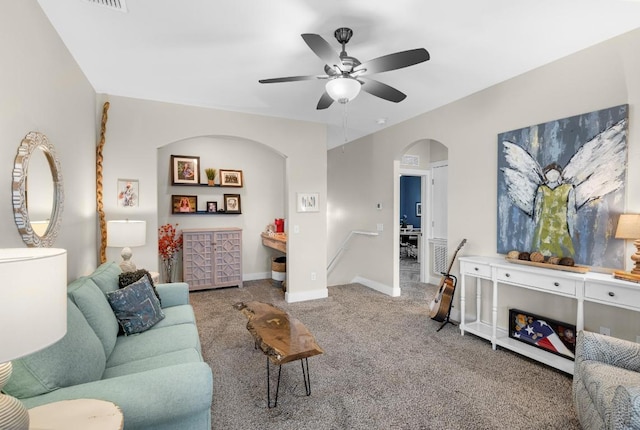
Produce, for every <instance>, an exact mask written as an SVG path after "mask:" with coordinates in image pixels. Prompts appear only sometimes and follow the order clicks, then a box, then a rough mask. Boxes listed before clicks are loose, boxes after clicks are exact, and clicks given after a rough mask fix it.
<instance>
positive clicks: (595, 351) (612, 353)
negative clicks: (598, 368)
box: [576, 331, 640, 372]
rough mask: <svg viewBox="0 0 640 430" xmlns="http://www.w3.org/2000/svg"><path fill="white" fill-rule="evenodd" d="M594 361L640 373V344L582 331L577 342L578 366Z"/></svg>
mask: <svg viewBox="0 0 640 430" xmlns="http://www.w3.org/2000/svg"><path fill="white" fill-rule="evenodd" d="M584 360H594V361H599V362H601V363H605V364H610V365H612V366H616V367H620V368H623V369H628V370H632V371H635V372H640V344H638V343H635V342H630V341H628V340H623V339H617V338H615V337H611V336H604V335H602V334H599V333H593V332H589V331H580V332H579V333H578V338H577V342H576V365H578V364H579V363H580V362H582V361H584Z"/></svg>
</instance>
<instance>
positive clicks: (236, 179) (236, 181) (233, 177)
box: [220, 169, 242, 187]
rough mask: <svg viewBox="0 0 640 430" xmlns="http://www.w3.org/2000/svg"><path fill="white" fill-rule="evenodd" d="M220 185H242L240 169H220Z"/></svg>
mask: <svg viewBox="0 0 640 430" xmlns="http://www.w3.org/2000/svg"><path fill="white" fill-rule="evenodd" d="M220 185H221V186H223V187H242V170H224V169H220Z"/></svg>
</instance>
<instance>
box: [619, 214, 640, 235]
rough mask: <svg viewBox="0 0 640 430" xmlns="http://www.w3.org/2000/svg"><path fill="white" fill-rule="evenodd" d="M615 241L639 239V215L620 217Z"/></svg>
mask: <svg viewBox="0 0 640 430" xmlns="http://www.w3.org/2000/svg"><path fill="white" fill-rule="evenodd" d="M616 239H633V240H636V239H640V214H622V215H620V218H619V219H618V228H617V229H616Z"/></svg>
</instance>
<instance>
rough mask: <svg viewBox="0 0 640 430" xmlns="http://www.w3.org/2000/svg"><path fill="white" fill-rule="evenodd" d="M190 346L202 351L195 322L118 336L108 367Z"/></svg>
mask: <svg viewBox="0 0 640 430" xmlns="http://www.w3.org/2000/svg"><path fill="white" fill-rule="evenodd" d="M189 348H194V349H196V350H197V351H198V352H200V351H201V348H200V338H199V337H198V329H197V327H196V326H195V325H194V324H179V325H174V326H170V327H163V328H159V329H153V330H147V331H145V332H143V333H140V334H137V335H135V336H118V340H117V341H116V347H115V348H113V352H112V353H111V355H110V356H109V359H108V360H107V367H114V366H118V365H120V364H123V363H128V362H130V361H135V360H141V359H144V358H149V357H153V356H156V355H160V354H166V353H168V352H172V351H179V350H181V349H189Z"/></svg>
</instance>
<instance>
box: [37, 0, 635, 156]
mask: <svg viewBox="0 0 640 430" xmlns="http://www.w3.org/2000/svg"><path fill="white" fill-rule="evenodd" d="M38 2H39V3H40V5H41V6H42V8H43V10H44V11H45V13H46V15H47V16H48V17H49V19H50V21H51V22H52V23H53V26H54V27H55V29H56V30H57V31H58V33H59V34H60V36H61V38H62V40H63V41H64V43H65V44H66V46H67V47H68V49H69V50H70V52H71V54H72V55H73V56H74V58H75V59H76V61H77V62H78V64H79V65H80V67H81V69H82V70H83V71H84V73H85V74H86V76H87V78H88V79H89V81H90V82H91V84H92V85H93V87H94V88H95V90H96V91H97V92H98V93H105V94H111V95H119V96H127V97H134V98H142V99H150V100H158V101H164V102H171V103H179V104H187V105H195V106H204V107H211V108H217V109H224V110H231V111H240V112H250V113H256V114H262V115H269V116H276V117H284V118H292V119H300V120H306V121H314V122H319V123H325V124H327V125H328V126H329V132H328V142H327V147H328V148H332V147H335V146H338V145H341V144H342V143H344V142H345V137H346V139H347V140H353V139H355V138H358V137H361V136H364V135H367V134H370V133H373V132H375V131H378V130H380V129H381V128H383V127H387V126H389V125H393V124H396V123H398V122H401V121H404V120H406V119H409V118H412V117H415V116H416V115H419V114H421V113H424V112H427V111H430V110H433V109H435V108H437V107H439V106H442V105H445V104H447V103H450V102H452V101H455V100H457V99H460V98H462V97H464V96H467V95H469V94H472V93H474V92H477V91H479V90H482V89H484V88H487V87H489V86H491V85H494V84H496V83H498V82H501V81H504V80H506V79H509V78H511V77H514V76H517V75H519V74H522V73H524V72H526V71H528V70H531V69H534V68H536V67H539V66H541V65H543V64H546V63H549V62H551V61H554V60H556V59H558V58H561V57H564V56H566V55H568V54H571V53H573V52H576V51H578V50H581V49H584V48H586V47H588V46H591V45H594V44H596V43H598V42H601V41H603V40H606V39H609V38H611V37H614V36H616V35H619V34H622V33H625V32H627V31H630V30H632V29H635V28H638V27H640V2H639V1H632V0H446V1H445V0H439V1H436V0H398V1H393V2H392V1H388V0H386V1H382V0H322V1H321V0H272V1H265V0H230V1H214V0H126V6H127V9H128V12H127V13H122V12H117V11H113V10H110V9H107V8H105V7H101V6H96V5H93V4H90V3H88V2H87V1H86V0H38ZM339 27H350V28H352V29H353V32H354V35H353V37H352V39H351V41H350V42H349V44H348V45H347V52H348V53H349V55H351V56H354V57H357V58H358V59H359V60H360V61H361V62H364V61H366V60H370V59H372V58H376V57H379V56H382V55H386V54H390V53H393V52H397V51H403V50H407V49H413V48H426V49H427V50H428V51H429V53H430V54H431V60H430V61H427V62H425V63H421V64H418V65H415V66H412V67H408V68H405V69H401V70H395V71H390V72H385V73H381V74H376V75H372V77H373V78H374V79H377V80H379V81H381V82H384V83H386V84H388V85H391V86H393V87H396V88H397V89H399V90H400V91H402V92H404V93H405V94H407V98H406V99H405V100H404V101H402V102H400V103H397V104H396V103H391V102H388V101H385V100H382V99H379V98H377V97H374V96H372V95H370V94H367V93H364V92H362V93H361V94H360V95H359V96H358V97H357V98H356V99H355V100H353V101H352V102H350V103H348V104H347V105H340V104H338V103H334V104H333V105H332V106H331V107H330V108H329V109H326V110H322V111H318V110H316V108H315V107H316V104H317V102H318V99H319V98H320V96H321V95H322V93H323V90H324V84H325V82H326V81H321V80H318V81H301V82H289V83H278V84H260V83H258V79H264V78H276V77H282V76H294V75H315V74H322V73H324V71H323V66H324V64H323V63H322V61H321V60H320V59H319V58H318V57H317V56H316V55H315V54H314V53H313V52H312V51H311V50H310V49H309V47H308V46H307V45H306V44H305V42H304V41H303V40H302V38H301V37H300V35H301V34H302V33H317V34H319V35H321V36H322V37H323V38H325V40H327V42H329V43H330V44H331V46H333V47H335V49H336V51H339V49H340V46H339V44H338V43H337V41H336V40H335V38H334V37H333V32H334V30H335V29H337V28H339ZM594 61H598V59H597V58H595V59H594ZM345 107H346V118H347V121H346V125H347V130H346V136H345V130H344V125H345V121H344V118H345V116H344V115H345ZM380 119H385V120H386V123H385V124H382V125H381V124H379V122H380V121H379V120H380Z"/></svg>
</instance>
